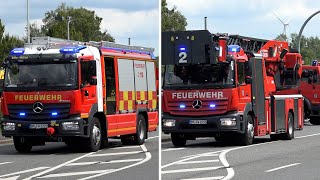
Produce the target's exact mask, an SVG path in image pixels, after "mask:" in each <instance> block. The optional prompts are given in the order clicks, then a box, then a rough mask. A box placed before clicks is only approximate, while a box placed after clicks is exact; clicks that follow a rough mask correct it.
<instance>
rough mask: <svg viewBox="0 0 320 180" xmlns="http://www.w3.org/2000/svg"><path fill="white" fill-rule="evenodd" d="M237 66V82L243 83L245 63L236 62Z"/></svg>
mask: <svg viewBox="0 0 320 180" xmlns="http://www.w3.org/2000/svg"><path fill="white" fill-rule="evenodd" d="M237 68H238V82H239V84H240V85H241V84H245V64H244V62H238V63H237Z"/></svg>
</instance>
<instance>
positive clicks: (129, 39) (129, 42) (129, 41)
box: [128, 38, 131, 46]
mask: <svg viewBox="0 0 320 180" xmlns="http://www.w3.org/2000/svg"><path fill="white" fill-rule="evenodd" d="M128 45H129V46H130V45H131V38H128Z"/></svg>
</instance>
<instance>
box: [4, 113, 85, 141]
mask: <svg viewBox="0 0 320 180" xmlns="http://www.w3.org/2000/svg"><path fill="white" fill-rule="evenodd" d="M63 122H78V125H79V129H78V130H64V129H63V127H62V123H63ZM3 123H14V124H15V129H14V130H5V129H4V127H3V125H2V124H3ZM31 124H41V125H45V124H47V125H48V127H52V128H54V130H55V132H54V134H53V135H51V136H52V137H71V136H78V137H88V136H89V134H88V131H87V129H88V124H87V123H86V121H84V120H83V119H81V118H80V116H71V117H69V118H68V119H61V120H45V121H42V120H41V121H32V120H15V119H9V118H8V117H3V118H1V120H0V125H1V131H2V136H6V137H11V136H26V137H27V136H31V137H48V136H49V135H48V134H47V128H40V129H31V128H30V125H31Z"/></svg>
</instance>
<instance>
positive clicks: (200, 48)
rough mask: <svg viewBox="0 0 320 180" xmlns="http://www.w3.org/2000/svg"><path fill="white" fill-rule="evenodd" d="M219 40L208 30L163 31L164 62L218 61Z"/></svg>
mask: <svg viewBox="0 0 320 180" xmlns="http://www.w3.org/2000/svg"><path fill="white" fill-rule="evenodd" d="M217 50H218V45H217V42H214V41H213V36H212V34H211V33H210V32H209V31H207V30H197V31H169V32H162V64H163V65H170V64H209V63H210V64H214V63H217Z"/></svg>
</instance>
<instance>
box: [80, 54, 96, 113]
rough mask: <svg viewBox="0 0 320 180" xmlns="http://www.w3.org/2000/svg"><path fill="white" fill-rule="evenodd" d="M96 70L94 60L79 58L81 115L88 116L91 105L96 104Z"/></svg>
mask: <svg viewBox="0 0 320 180" xmlns="http://www.w3.org/2000/svg"><path fill="white" fill-rule="evenodd" d="M96 76H97V70H96V61H95V60H90V59H81V60H80V91H81V100H82V108H81V116H82V118H88V117H89V113H90V109H91V107H92V106H93V105H94V104H96V105H97V96H96V93H97V90H96V88H97V78H96Z"/></svg>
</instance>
